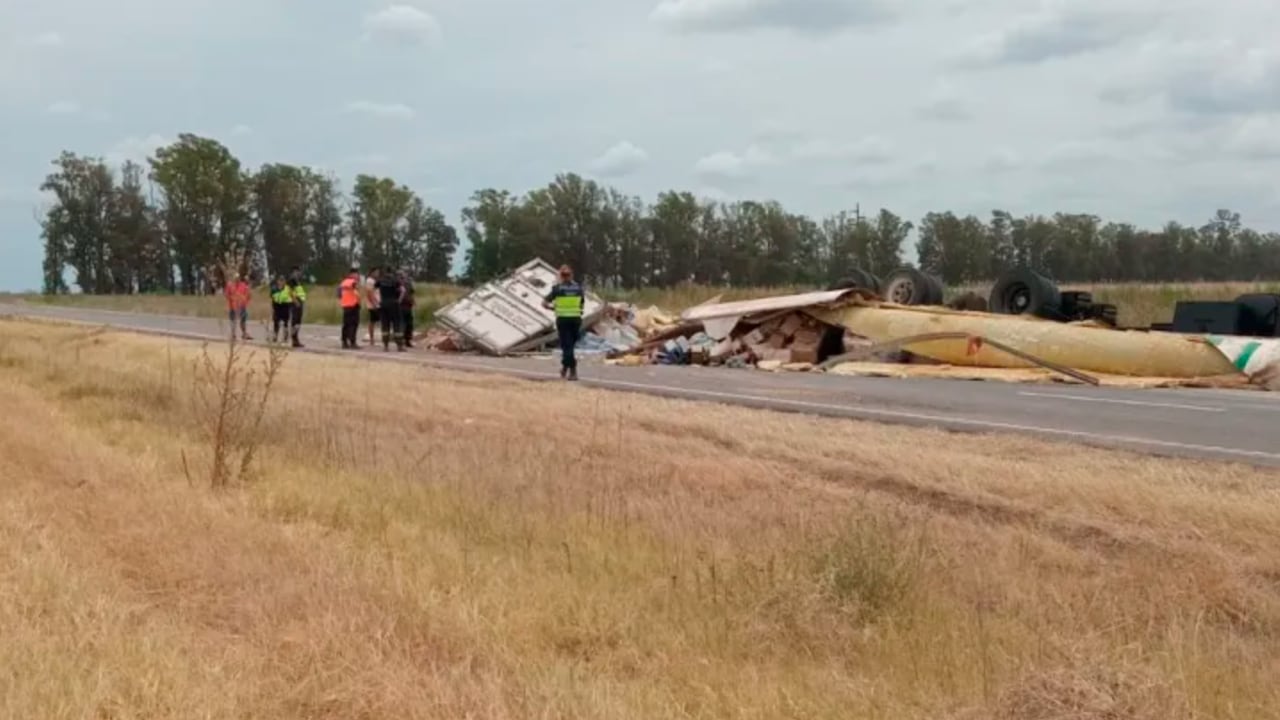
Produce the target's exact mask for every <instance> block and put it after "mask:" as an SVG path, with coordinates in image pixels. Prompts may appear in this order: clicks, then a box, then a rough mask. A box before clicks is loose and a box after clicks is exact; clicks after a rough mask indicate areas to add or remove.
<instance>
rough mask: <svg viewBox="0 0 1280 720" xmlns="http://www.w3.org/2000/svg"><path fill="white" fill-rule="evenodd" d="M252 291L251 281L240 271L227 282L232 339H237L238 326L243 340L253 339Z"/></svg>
mask: <svg viewBox="0 0 1280 720" xmlns="http://www.w3.org/2000/svg"><path fill="white" fill-rule="evenodd" d="M251 294H252V293H251V292H250V290H249V283H247V282H245V281H244V278H243V277H242V276H241V275H240V273H236V274H235V276H234V277H232V278H231V279H230V280H229V281H228V282H227V287H226V295H227V319H228V320H230V321H231V339H232V340H235V339H236V328H239V329H240V339H241V340H252V339H253V338H251V337H249V298H250V295H251Z"/></svg>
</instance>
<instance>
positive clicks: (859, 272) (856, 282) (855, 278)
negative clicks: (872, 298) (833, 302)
mask: <svg viewBox="0 0 1280 720" xmlns="http://www.w3.org/2000/svg"><path fill="white" fill-rule="evenodd" d="M854 288H857V289H858V290H869V291H871V292H873V293H875V294H876V295H879V294H880V278H878V277H876V276H875V275H872V274H871V273H869V272H867V271H866V270H863V269H862V268H850V269H849V272H848V273H846V274H845V276H844V277H843V278H840V279H839V280H837V281H835V282H833V283H831V284H830V285H828V286H827V290H852V289H854Z"/></svg>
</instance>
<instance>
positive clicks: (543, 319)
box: [435, 258, 605, 355]
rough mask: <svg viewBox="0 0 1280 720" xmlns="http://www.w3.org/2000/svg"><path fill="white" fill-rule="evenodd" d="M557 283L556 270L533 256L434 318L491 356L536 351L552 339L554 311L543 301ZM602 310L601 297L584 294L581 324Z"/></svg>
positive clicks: (554, 319)
mask: <svg viewBox="0 0 1280 720" xmlns="http://www.w3.org/2000/svg"><path fill="white" fill-rule="evenodd" d="M557 282H559V277H558V275H557V272H556V268H554V267H552V266H551V265H550V264H548V263H546V262H545V261H543V260H542V259H540V258H539V259H534V260H531V261H529V262H527V263H525V264H524V265H521V266H520V267H518V268H516V269H515V270H514V271H512V272H511V273H509V274H507V275H505V276H503V277H501V278H499V279H497V280H493V281H491V282H487V283H485V284H484V285H481V286H480V287H478V288H476V289H475V290H474V291H472V292H470V293H468V294H467V295H466V296H465V297H463V298H461V299H459V300H457V301H455V302H453V303H451V304H449V305H447V306H445V307H443V308H441V309H440V310H439V311H438V312H436V315H435V319H436V321H437V322H439V323H440V324H441V325H443V326H445V327H447V328H449V329H450V330H452V331H454V332H456V333H457V334H458V335H460V336H462V338H463V339H464V340H465V341H466V342H467V344H468V345H471V346H473V347H475V348H476V349H477V350H481V351H483V352H485V353H488V354H491V355H508V354H512V353H520V352H528V351H530V350H537V349H540V348H542V347H544V346H546V345H548V344H550V343H552V342H554V341H555V339H556V316H555V313H554V312H553V311H551V310H548V309H546V308H545V307H543V306H542V301H543V298H545V297H546V295H547V293H549V292H551V287H552V286H553V285H555V284H556V283H557ZM604 310H605V304H604V303H603V302H602V301H601V300H600V298H599V297H597V296H595V295H593V294H591V293H587V297H586V307H585V308H584V310H583V326H584V327H590V326H591V325H592V324H594V323H595V322H596V320H598V319H599V318H600V316H601V315H602V314H603V313H604Z"/></svg>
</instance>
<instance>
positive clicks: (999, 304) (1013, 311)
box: [988, 268, 1062, 320]
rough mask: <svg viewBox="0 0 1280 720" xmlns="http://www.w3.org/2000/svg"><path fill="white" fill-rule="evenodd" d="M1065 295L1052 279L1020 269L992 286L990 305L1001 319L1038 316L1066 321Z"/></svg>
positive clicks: (1001, 277) (1002, 276) (1027, 269)
mask: <svg viewBox="0 0 1280 720" xmlns="http://www.w3.org/2000/svg"><path fill="white" fill-rule="evenodd" d="M1061 303H1062V293H1060V292H1058V287H1057V286H1056V285H1054V284H1053V281H1052V280H1050V279H1049V278H1047V277H1045V276H1043V275H1041V274H1040V273H1038V272H1035V271H1034V270H1031V269H1029V268H1016V269H1014V270H1010V271H1009V272H1007V273H1005V274H1004V275H1001V276H1000V278H999V279H997V280H996V284H995V285H993V286H991V299H990V301H989V302H988V305H989V306H990V308H991V312H993V313H997V314H1000V315H1035V316H1036V317H1042V318H1046V319H1049V320H1061V319H1062V309H1061Z"/></svg>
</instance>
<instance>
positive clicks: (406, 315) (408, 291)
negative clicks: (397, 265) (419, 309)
mask: <svg viewBox="0 0 1280 720" xmlns="http://www.w3.org/2000/svg"><path fill="white" fill-rule="evenodd" d="M400 285H401V286H402V287H403V288H404V294H403V295H402V296H401V297H402V298H404V299H403V300H401V301H400V324H401V325H403V326H404V346H405V347H407V348H411V347H413V308H414V306H415V305H417V304H418V302H417V298H416V296H415V295H414V287H413V278H412V277H410V276H409V271H407V270H401V271H400Z"/></svg>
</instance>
